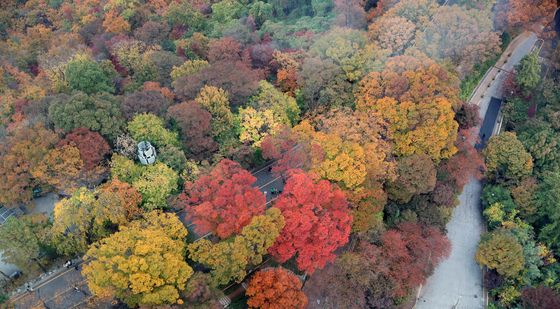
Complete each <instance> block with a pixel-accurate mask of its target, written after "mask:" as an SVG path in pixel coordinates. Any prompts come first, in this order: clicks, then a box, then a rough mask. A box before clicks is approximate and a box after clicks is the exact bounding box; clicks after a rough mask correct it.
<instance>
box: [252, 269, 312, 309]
mask: <svg viewBox="0 0 560 309" xmlns="http://www.w3.org/2000/svg"><path fill="white" fill-rule="evenodd" d="M301 286H302V284H301V281H299V278H298V277H297V276H296V275H294V274H293V273H292V272H290V271H287V270H285V269H283V268H269V269H263V270H261V271H259V272H257V273H256V274H255V275H254V276H253V277H252V278H251V281H250V282H249V286H248V287H247V291H246V294H247V296H249V300H248V301H247V305H249V308H262V309H282V308H294V309H303V308H305V306H306V305H307V297H306V296H305V294H303V292H302V291H301Z"/></svg>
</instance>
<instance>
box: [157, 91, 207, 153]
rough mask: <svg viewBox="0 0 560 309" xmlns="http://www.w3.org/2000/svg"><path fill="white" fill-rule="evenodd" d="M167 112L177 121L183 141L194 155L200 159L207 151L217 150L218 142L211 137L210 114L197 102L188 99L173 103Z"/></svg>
mask: <svg viewBox="0 0 560 309" xmlns="http://www.w3.org/2000/svg"><path fill="white" fill-rule="evenodd" d="M167 113H168V115H169V116H170V117H171V118H173V119H175V121H177V124H178V125H179V127H180V128H181V131H182V134H181V138H182V140H183V143H184V145H185V147H186V148H187V151H189V152H190V153H192V154H193V155H194V156H195V157H200V159H202V158H204V157H205V156H206V155H207V154H208V153H212V152H214V151H216V150H218V144H217V143H216V142H215V141H214V139H212V127H211V125H210V121H211V120H212V115H210V113H209V112H208V111H206V110H205V109H203V108H202V107H200V105H199V104H198V103H196V102H195V101H189V102H183V103H181V104H177V105H173V106H171V107H170V108H169V109H168V111H167Z"/></svg>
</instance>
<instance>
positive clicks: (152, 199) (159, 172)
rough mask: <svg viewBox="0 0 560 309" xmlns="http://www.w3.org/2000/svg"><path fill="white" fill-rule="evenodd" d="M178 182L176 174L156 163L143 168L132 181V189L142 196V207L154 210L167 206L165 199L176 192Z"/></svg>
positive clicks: (165, 166)
mask: <svg viewBox="0 0 560 309" xmlns="http://www.w3.org/2000/svg"><path fill="white" fill-rule="evenodd" d="M178 181H179V176H178V175H177V172H175V171H174V170H172V169H171V168H170V167H168V166H167V165H165V164H163V163H161V162H158V163H156V164H153V165H148V166H146V167H144V168H143V169H142V172H141V174H140V176H139V177H138V178H136V179H134V180H133V181H132V187H134V188H135V189H136V190H138V192H140V194H141V195H142V206H143V207H144V208H145V209H147V210H154V209H156V208H165V207H166V206H167V198H168V197H169V196H170V195H171V193H173V192H174V191H175V190H177V182H178Z"/></svg>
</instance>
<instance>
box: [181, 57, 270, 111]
mask: <svg viewBox="0 0 560 309" xmlns="http://www.w3.org/2000/svg"><path fill="white" fill-rule="evenodd" d="M228 53H229V51H228ZM263 77H264V72H263V71H261V70H254V69H252V68H251V66H250V63H248V62H247V61H230V60H221V61H216V62H214V63H212V64H211V65H209V66H206V67H204V68H202V69H200V70H199V71H198V72H196V73H193V74H189V75H186V76H183V77H180V78H179V79H177V80H176V81H175V82H174V84H173V87H174V88H175V91H176V93H177V95H178V97H179V98H180V99H182V100H192V99H194V98H195V97H196V96H197V95H198V93H199V91H200V89H201V88H203V87H204V86H212V87H217V88H221V89H223V90H224V91H226V92H227V93H228V94H229V98H230V100H231V104H232V106H240V105H241V104H243V103H245V102H247V99H248V98H249V97H250V96H251V95H253V94H254V93H255V91H256V90H257V89H258V87H259V81H260V80H262V79H263Z"/></svg>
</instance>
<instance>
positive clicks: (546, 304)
mask: <svg viewBox="0 0 560 309" xmlns="http://www.w3.org/2000/svg"><path fill="white" fill-rule="evenodd" d="M521 300H522V303H523V306H524V308H527V309H537V308H539V309H554V308H558V307H560V296H559V295H558V293H557V292H556V291H554V290H553V289H551V288H549V287H546V286H543V285H539V286H538V287H526V288H524V289H523V290H522V291H521Z"/></svg>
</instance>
